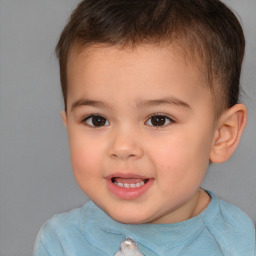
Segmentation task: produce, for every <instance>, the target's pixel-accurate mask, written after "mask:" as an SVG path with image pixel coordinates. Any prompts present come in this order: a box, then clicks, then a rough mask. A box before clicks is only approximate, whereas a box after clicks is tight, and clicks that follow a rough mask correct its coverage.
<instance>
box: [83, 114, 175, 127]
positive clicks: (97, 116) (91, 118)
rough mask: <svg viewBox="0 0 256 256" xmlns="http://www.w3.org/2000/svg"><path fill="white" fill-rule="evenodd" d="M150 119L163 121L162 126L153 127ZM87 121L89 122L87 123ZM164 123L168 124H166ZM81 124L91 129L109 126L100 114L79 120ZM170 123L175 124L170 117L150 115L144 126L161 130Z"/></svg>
mask: <svg viewBox="0 0 256 256" xmlns="http://www.w3.org/2000/svg"><path fill="white" fill-rule="evenodd" d="M93 118H98V120H94V121H96V122H98V125H96V124H95V123H93V122H94V121H93ZM152 118H158V120H156V119H155V120H154V121H160V122H163V121H164V124H161V123H160V125H157V124H156V123H155V125H154V124H153V123H152V121H153V120H152ZM100 119H101V120H100ZM89 120H90V122H88V121H89ZM150 120H151V124H149V123H148V122H150ZM166 121H167V122H168V123H167V124H166ZM81 123H83V124H86V125H87V126H89V127H93V128H100V127H103V126H106V123H107V125H109V122H108V120H107V119H106V118H105V117H104V116H102V115H100V114H92V115H88V116H86V117H85V118H83V119H82V120H81ZM171 123H175V121H174V120H173V119H172V118H171V117H169V116H168V115H166V114H161V113H157V114H152V115H151V116H150V117H149V118H148V119H147V121H146V122H145V124H146V125H148V126H152V127H157V128H161V127H165V126H168V125H169V124H171Z"/></svg>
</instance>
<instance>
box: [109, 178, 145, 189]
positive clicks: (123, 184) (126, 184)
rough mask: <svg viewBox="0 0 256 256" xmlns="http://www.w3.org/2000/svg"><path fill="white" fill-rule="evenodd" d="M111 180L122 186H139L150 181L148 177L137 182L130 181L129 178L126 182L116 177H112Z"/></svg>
mask: <svg viewBox="0 0 256 256" xmlns="http://www.w3.org/2000/svg"><path fill="white" fill-rule="evenodd" d="M111 181H112V182H113V183H114V184H115V185H117V186H118V187H121V188H139V187H142V186H144V185H145V184H146V183H147V182H148V179H145V180H143V181H140V182H136V183H128V182H129V180H127V181H126V182H125V181H124V182H117V181H116V179H115V178H112V179H111Z"/></svg>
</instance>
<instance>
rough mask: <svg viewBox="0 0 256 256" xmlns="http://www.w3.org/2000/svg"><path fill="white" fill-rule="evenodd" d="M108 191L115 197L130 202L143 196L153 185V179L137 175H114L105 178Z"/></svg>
mask: <svg viewBox="0 0 256 256" xmlns="http://www.w3.org/2000/svg"><path fill="white" fill-rule="evenodd" d="M106 181H107V185H108V189H109V191H110V192H111V193H113V194H114V195H115V196H116V197H118V198H120V199H125V200H132V199H136V198H139V197H141V196H142V195H143V194H145V193H146V192H147V191H148V190H149V189H150V187H151V186H152V185H153V183H154V179H152V178H146V177H143V176H139V175H133V174H131V175H129V174H127V175H124V174H116V175H113V176H109V177H107V178H106Z"/></svg>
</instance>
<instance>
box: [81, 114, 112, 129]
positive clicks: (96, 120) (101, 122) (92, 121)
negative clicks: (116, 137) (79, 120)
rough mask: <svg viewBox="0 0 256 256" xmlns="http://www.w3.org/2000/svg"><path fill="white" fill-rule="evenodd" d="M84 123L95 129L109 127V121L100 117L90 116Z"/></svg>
mask: <svg viewBox="0 0 256 256" xmlns="http://www.w3.org/2000/svg"><path fill="white" fill-rule="evenodd" d="M84 122H85V123H86V124H88V125H89V126H93V127H101V126H105V125H109V122H108V120H107V119H106V118H104V117H103V116H99V115H94V116H89V117H87V118H86V119H85V120H84Z"/></svg>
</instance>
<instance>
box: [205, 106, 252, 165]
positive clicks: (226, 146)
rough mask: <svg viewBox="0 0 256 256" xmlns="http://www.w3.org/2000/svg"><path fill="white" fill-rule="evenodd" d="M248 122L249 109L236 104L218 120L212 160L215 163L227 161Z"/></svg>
mask: <svg viewBox="0 0 256 256" xmlns="http://www.w3.org/2000/svg"><path fill="white" fill-rule="evenodd" d="M246 122H247V110H246V107H245V106H244V105H243V104H236V105H234V106H233V107H231V108H229V109H228V110H226V111H225V112H224V113H223V114H222V115H221V117H220V118H219V120H218V123H217V128H216V132H215V136H214V140H213V146H212V151H211V154H210V160H211V161H212V162H214V163H222V162H225V161H227V160H228V159H229V158H230V157H231V155H232V154H233V153H234V151H235V150H236V148H237V146H238V143H239V141H240V139H241V136H242V133H243V130H244V128H245V126H246Z"/></svg>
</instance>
